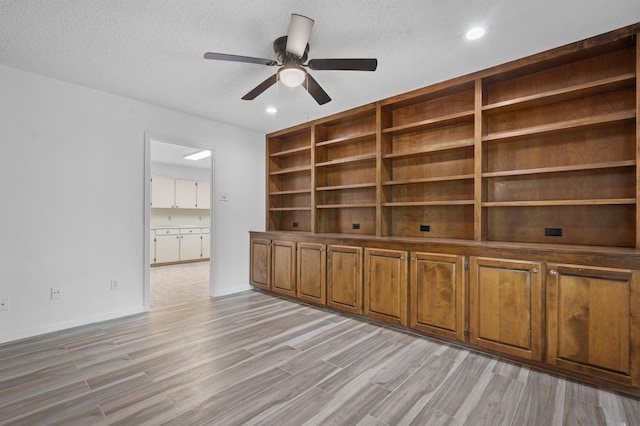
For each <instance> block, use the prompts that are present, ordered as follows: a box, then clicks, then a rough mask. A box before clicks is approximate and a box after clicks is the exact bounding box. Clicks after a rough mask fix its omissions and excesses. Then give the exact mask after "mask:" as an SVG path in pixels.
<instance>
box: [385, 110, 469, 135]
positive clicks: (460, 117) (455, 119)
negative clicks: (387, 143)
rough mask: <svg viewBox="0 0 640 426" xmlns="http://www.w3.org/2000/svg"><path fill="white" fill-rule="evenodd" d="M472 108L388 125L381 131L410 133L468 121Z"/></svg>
mask: <svg viewBox="0 0 640 426" xmlns="http://www.w3.org/2000/svg"><path fill="white" fill-rule="evenodd" d="M474 113H475V111H474V110H468V111H463V112H458V113H455V114H449V115H443V116H441V117H436V118H430V119H427V120H422V121H417V122H415V123H409V124H403V125H401V126H394V127H388V128H386V129H382V133H385V134H386V133H392V134H400V133H410V132H416V131H419V130H422V129H426V128H428V127H436V126H446V125H448V124H455V123H460V122H464V121H469V122H470V123H471V122H472V121H473V117H474Z"/></svg>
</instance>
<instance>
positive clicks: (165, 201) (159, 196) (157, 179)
mask: <svg viewBox="0 0 640 426" xmlns="http://www.w3.org/2000/svg"><path fill="white" fill-rule="evenodd" d="M174 206H175V179H172V178H166V177H161V176H153V177H152V178H151V207H153V208H161V209H171V208H173V207H174Z"/></svg>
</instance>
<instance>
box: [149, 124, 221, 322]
mask: <svg viewBox="0 0 640 426" xmlns="http://www.w3.org/2000/svg"><path fill="white" fill-rule="evenodd" d="M152 141H156V142H163V143H169V144H173V145H181V146H187V147H189V148H194V149H208V150H211V185H210V191H211V193H210V194H209V195H210V197H211V207H210V210H209V226H210V228H211V238H210V241H209V244H210V247H209V253H210V254H209V259H210V260H209V265H210V267H209V296H210V297H212V296H213V295H214V289H215V286H216V279H215V278H216V277H217V276H218V262H216V261H215V259H216V258H217V256H216V254H217V247H218V243H217V240H218V238H217V232H216V231H217V228H216V226H215V225H214V224H215V222H216V221H215V216H216V215H215V198H214V196H213V194H216V193H217V192H216V185H217V179H216V168H215V164H216V160H215V157H216V152H215V149H213V148H212V147H211V146H207V145H206V144H203V143H201V142H195V141H188V140H184V139H182V138H179V137H174V136H170V135H162V134H158V133H153V132H145V133H144V201H143V202H144V208H143V215H144V218H143V222H144V237H143V238H144V239H143V247H144V249H143V263H142V264H143V272H142V274H143V275H142V277H143V279H142V282H143V287H142V295H143V303H144V311H145V312H148V311H149V309H150V307H151V280H150V269H151V262H150V261H149V255H150V250H151V247H150V245H149V238H150V236H151V142H152Z"/></svg>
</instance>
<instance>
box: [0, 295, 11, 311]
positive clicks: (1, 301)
mask: <svg viewBox="0 0 640 426" xmlns="http://www.w3.org/2000/svg"><path fill="white" fill-rule="evenodd" d="M8 310H9V298H8V297H0V311H8Z"/></svg>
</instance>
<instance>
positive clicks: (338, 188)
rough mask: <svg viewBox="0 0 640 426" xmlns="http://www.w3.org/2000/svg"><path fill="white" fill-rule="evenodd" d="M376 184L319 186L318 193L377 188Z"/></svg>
mask: <svg viewBox="0 0 640 426" xmlns="http://www.w3.org/2000/svg"><path fill="white" fill-rule="evenodd" d="M375 187H376V183H375V182H371V183H352V184H349V185H334V186H319V187H318V188H316V191H336V190H340V189H354V188H375Z"/></svg>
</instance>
